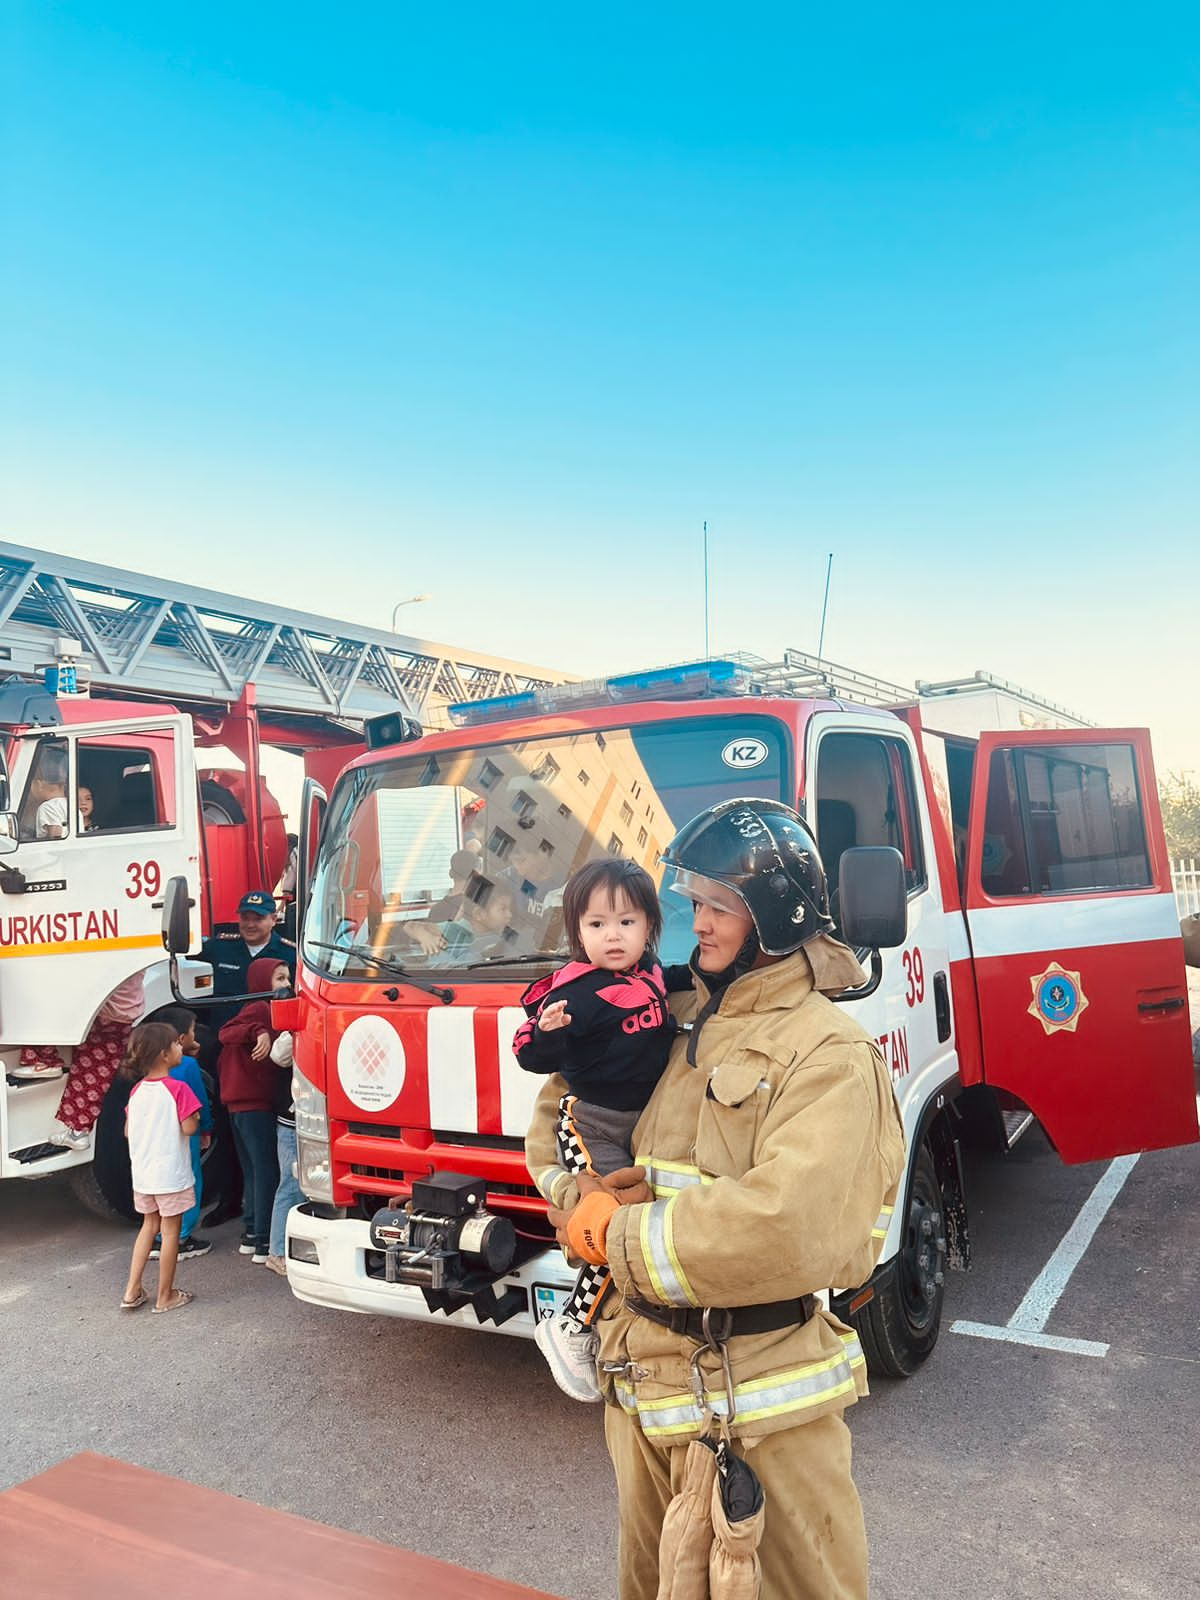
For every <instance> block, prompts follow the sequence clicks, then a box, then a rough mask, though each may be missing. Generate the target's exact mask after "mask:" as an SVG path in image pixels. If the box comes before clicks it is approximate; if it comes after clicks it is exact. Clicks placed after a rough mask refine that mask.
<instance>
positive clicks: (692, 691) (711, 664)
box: [608, 661, 747, 701]
mask: <svg viewBox="0 0 1200 1600" xmlns="http://www.w3.org/2000/svg"><path fill="white" fill-rule="evenodd" d="M746 678H747V674H746V672H745V670H744V668H742V667H739V666H738V664H737V662H736V661H688V662H685V663H684V664H683V666H680V667H655V668H654V669H653V670H652V671H650V672H626V673H624V674H623V675H622V676H621V677H619V678H609V680H608V693H609V698H610V699H611V700H615V701H623V700H660V699H666V700H670V699H675V698H677V697H680V696H684V695H700V696H702V695H708V694H721V693H725V694H740V693H744V692H745V689H746V686H747V685H746V681H745V680H746Z"/></svg>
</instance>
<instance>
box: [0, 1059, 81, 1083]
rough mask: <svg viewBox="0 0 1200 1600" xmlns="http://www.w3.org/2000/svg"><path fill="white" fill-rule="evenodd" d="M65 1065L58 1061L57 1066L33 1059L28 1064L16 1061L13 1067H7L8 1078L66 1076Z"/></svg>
mask: <svg viewBox="0 0 1200 1600" xmlns="http://www.w3.org/2000/svg"><path fill="white" fill-rule="evenodd" d="M66 1071H67V1069H66V1067H65V1066H63V1065H62V1063H61V1062H60V1063H59V1065H58V1066H57V1067H54V1066H50V1065H49V1064H48V1063H47V1062H45V1061H33V1062H30V1063H29V1065H28V1066H24V1067H23V1066H21V1065H20V1063H18V1064H17V1065H16V1066H15V1067H9V1068H8V1076H9V1077H10V1078H25V1079H32V1078H62V1077H65V1076H66Z"/></svg>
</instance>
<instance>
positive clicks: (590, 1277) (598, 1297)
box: [563, 1266, 612, 1327]
mask: <svg viewBox="0 0 1200 1600" xmlns="http://www.w3.org/2000/svg"><path fill="white" fill-rule="evenodd" d="M611 1286H612V1273H611V1272H609V1270H608V1268H607V1267H591V1266H588V1267H584V1268H583V1270H582V1271H581V1272H580V1274H579V1276H578V1277H577V1278H576V1280H575V1287H574V1289H572V1290H571V1297H570V1299H569V1300H568V1301H567V1303H566V1305H565V1306H564V1307H563V1315H564V1316H569V1317H575V1318H576V1319H577V1321H579V1322H582V1323H583V1324H584V1326H585V1327H586V1326H588V1325H589V1324H590V1323H591V1322H592V1321H593V1319H594V1318H595V1316H596V1313H597V1312H598V1311H599V1309H600V1302H601V1301H602V1300H603V1299H604V1296H605V1295H606V1294H607V1293H608V1291H609V1289H610V1287H611Z"/></svg>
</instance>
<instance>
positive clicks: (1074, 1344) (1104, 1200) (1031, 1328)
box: [950, 1156, 1139, 1357]
mask: <svg viewBox="0 0 1200 1600" xmlns="http://www.w3.org/2000/svg"><path fill="white" fill-rule="evenodd" d="M1138 1160H1139V1157H1138V1156H1118V1157H1117V1159H1116V1160H1115V1161H1112V1162H1110V1163H1109V1165H1108V1166H1107V1167H1106V1169H1105V1171H1104V1174H1103V1176H1102V1177H1101V1179H1100V1181H1099V1183H1097V1185H1096V1187H1095V1188H1094V1189H1093V1190H1092V1192H1091V1194H1090V1195H1088V1197H1087V1199H1086V1200H1085V1201H1084V1203H1083V1207H1082V1209H1081V1210H1080V1212H1079V1215H1078V1216H1077V1217H1076V1218H1075V1221H1074V1222H1073V1223H1072V1224H1071V1226H1070V1227H1069V1228H1068V1229H1067V1231H1066V1233H1065V1234H1064V1235H1063V1237H1062V1239H1061V1240H1060V1241H1059V1244H1058V1248H1057V1249H1056V1250H1055V1252H1054V1254H1053V1255H1052V1256H1051V1257H1050V1259H1049V1261H1047V1263H1046V1265H1045V1266H1044V1267H1043V1268H1042V1270H1041V1272H1039V1273H1038V1275H1037V1277H1036V1278H1035V1279H1034V1281H1033V1283H1032V1284H1031V1285H1030V1286H1029V1292H1028V1293H1027V1294H1026V1296H1025V1298H1024V1300H1022V1301H1021V1304H1020V1305H1019V1306H1018V1307H1017V1309H1016V1310H1015V1311H1014V1312H1013V1314H1012V1316H1011V1317H1010V1318H1009V1319H1008V1322H1007V1323H1006V1324H1005V1325H1004V1326H1003V1327H1000V1326H999V1325H993V1324H992V1323H988V1322H952V1323H951V1324H950V1332H951V1333H964V1334H967V1335H968V1336H969V1337H971V1338H973V1339H999V1340H1002V1341H1003V1342H1004V1343H1005V1344H1024V1345H1032V1346H1033V1347H1034V1348H1035V1349H1038V1350H1061V1351H1065V1352H1066V1353H1067V1354H1068V1355H1075V1356H1098V1357H1103V1356H1106V1355H1107V1354H1108V1350H1109V1347H1108V1345H1106V1344H1101V1343H1099V1342H1098V1341H1096V1340H1093V1339H1063V1338H1059V1337H1058V1336H1056V1335H1054V1334H1049V1333H1043V1332H1042V1329H1043V1328H1044V1327H1045V1326H1046V1323H1047V1322H1048V1321H1049V1320H1050V1313H1051V1312H1052V1311H1053V1310H1054V1308H1055V1306H1056V1305H1057V1304H1058V1302H1059V1299H1060V1298H1061V1296H1062V1292H1063V1290H1064V1289H1065V1288H1066V1286H1067V1284H1068V1282H1069V1281H1070V1277H1071V1274H1072V1273H1073V1272H1074V1271H1075V1268H1076V1267H1077V1266H1078V1265H1079V1263H1080V1261H1081V1260H1082V1259H1083V1255H1084V1252H1085V1251H1086V1250H1087V1247H1088V1245H1089V1244H1091V1242H1092V1239H1093V1238H1094V1237H1095V1233H1096V1229H1097V1228H1098V1227H1099V1226H1100V1224H1101V1223H1102V1222H1103V1221H1104V1218H1105V1217H1106V1216H1107V1214H1108V1210H1109V1207H1110V1206H1111V1205H1112V1203H1113V1201H1114V1200H1115V1199H1116V1198H1117V1196H1118V1195H1119V1194H1120V1192H1121V1189H1122V1188H1123V1186H1124V1183H1125V1180H1126V1178H1128V1176H1129V1174H1130V1173H1131V1172H1132V1171H1133V1169H1134V1167H1136V1166H1137V1164H1138Z"/></svg>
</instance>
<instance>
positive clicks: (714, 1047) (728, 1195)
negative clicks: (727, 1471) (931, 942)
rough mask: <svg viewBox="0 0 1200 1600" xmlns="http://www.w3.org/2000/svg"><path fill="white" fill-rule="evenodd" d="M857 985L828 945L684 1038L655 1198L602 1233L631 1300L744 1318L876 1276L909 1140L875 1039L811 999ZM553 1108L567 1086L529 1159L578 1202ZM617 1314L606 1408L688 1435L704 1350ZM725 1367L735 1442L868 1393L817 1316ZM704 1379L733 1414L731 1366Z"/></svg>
mask: <svg viewBox="0 0 1200 1600" xmlns="http://www.w3.org/2000/svg"><path fill="white" fill-rule="evenodd" d="M814 979H815V981H814ZM862 981H863V973H862V969H861V968H860V967H859V965H858V963H857V961H856V960H855V959H854V957H853V955H852V954H851V952H850V951H848V950H846V949H845V947H844V946H842V945H839V944H837V943H836V942H835V941H833V940H829V939H819V940H816V941H814V942H813V943H812V944H810V945H809V946H807V947H806V948H805V949H804V950H801V951H798V952H797V953H796V954H795V955H792V956H789V957H787V958H786V959H785V960H783V961H780V962H778V963H775V964H773V965H770V966H765V967H760V968H756V969H754V970H752V971H751V972H748V973H746V974H745V975H744V976H743V977H741V978H738V979H737V980H736V981H735V982H734V983H732V984H730V985H729V987H728V988H727V989H726V990H725V992H724V994H723V995H722V996H721V999H720V1003H719V1005H718V1006H717V1008H716V1009H715V1010H714V1011H713V1012H711V1014H709V1015H708V1016H706V1017H701V1021H700V1026H699V1027H698V1029H697V1030H696V1032H695V1034H694V1035H692V1036H690V1035H688V1034H686V1033H685V1034H684V1035H682V1036H681V1037H680V1039H678V1040H677V1041H676V1043H675V1045H674V1047H673V1048H672V1052H671V1059H670V1061H669V1063H668V1065H667V1069H666V1071H665V1072H664V1074H663V1076H662V1078H661V1079H660V1081H659V1084H658V1087H657V1088H656V1089H655V1091H654V1094H653V1096H652V1097H651V1099H650V1102H649V1104H648V1105H647V1107H646V1109H645V1111H644V1112H643V1113H642V1116H641V1119H640V1120H639V1122H638V1125H637V1129H636V1131H635V1135H634V1157H635V1160H636V1161H638V1162H639V1163H640V1164H642V1165H644V1166H645V1167H646V1169H647V1177H648V1180H649V1182H650V1185H651V1188H652V1189H653V1191H654V1194H655V1199H654V1200H653V1202H651V1203H648V1204H645V1205H640V1206H624V1207H622V1208H621V1209H620V1210H619V1211H618V1212H617V1213H616V1214H615V1215H614V1217H613V1219H612V1221H611V1223H610V1225H609V1230H608V1257H609V1265H610V1267H611V1268H612V1273H613V1278H614V1280H615V1282H616V1286H617V1288H618V1289H619V1290H620V1292H621V1297H624V1296H636V1297H640V1298H642V1299H645V1300H652V1301H657V1302H659V1303H661V1304H665V1305H671V1306H682V1307H688V1306H744V1305H755V1304H762V1303H765V1302H770V1301H775V1300H786V1299H792V1298H794V1297H797V1296H800V1295H805V1294H815V1293H819V1292H820V1291H822V1290H825V1289H829V1288H850V1287H855V1286H857V1285H858V1284H860V1283H864V1282H865V1281H866V1280H867V1278H869V1277H870V1275H871V1272H872V1270H873V1269H874V1266H875V1262H876V1260H877V1259H878V1255H879V1251H880V1248H881V1246H882V1242H883V1238H884V1236H885V1234H886V1231H887V1221H888V1218H889V1216H890V1213H891V1209H892V1208H893V1207H894V1205H895V1200H896V1191H897V1186H898V1183H899V1180H900V1177H901V1175H902V1173H903V1170H904V1134H903V1130H902V1127H901V1123H900V1115H899V1111H898V1108H897V1106H896V1101H895V1096H894V1095H893V1092H892V1086H891V1080H890V1078H889V1076H888V1072H887V1068H886V1067H885V1066H884V1063H883V1060H882V1058H881V1056H880V1054H879V1052H878V1050H877V1049H876V1047H875V1045H874V1043H873V1041H872V1040H871V1039H870V1038H869V1037H868V1036H867V1034H866V1033H865V1032H864V1031H863V1029H862V1028H861V1027H859V1025H858V1024H857V1023H856V1022H854V1021H853V1020H852V1019H851V1018H850V1017H849V1016H848V1015H847V1014H846V1012H845V1010H844V1008H843V1007H841V1006H837V1005H834V1004H833V1003H832V1002H831V1001H830V1000H828V999H827V998H826V997H825V995H824V994H823V993H821V992H819V991H820V990H828V991H830V992H835V993H836V992H839V991H840V990H842V989H844V988H848V987H854V986H856V985H857V984H859V983H861V982H862ZM707 1000H708V994H707V992H706V991H705V989H704V987H703V984H702V983H701V982H699V981H698V983H697V990H696V992H695V993H694V994H691V995H681V996H677V997H676V999H675V1002H674V1006H673V1009H674V1010H675V1013H676V1015H677V1016H678V1018H679V1019H680V1021H681V1022H683V1023H684V1024H686V1023H688V1022H690V1021H693V1020H694V1019H695V1018H696V1017H697V1015H698V1014H699V1013H701V1012H702V1010H703V1008H704V1005H705V1003H706V1001H707ZM689 1043H690V1051H689ZM689 1053H690V1054H691V1056H692V1058H693V1059H694V1061H695V1065H694V1066H693V1065H692V1064H690V1062H689ZM561 1092H562V1091H561V1087H560V1086H559V1084H558V1080H557V1079H551V1080H550V1081H549V1083H548V1084H547V1085H546V1086H545V1087H544V1089H543V1091H542V1094H541V1096H540V1097H539V1100H538V1104H537V1107H536V1108H535V1112H534V1121H533V1126H532V1127H531V1129H530V1134H529V1138H528V1140H527V1143H526V1153H527V1157H528V1160H529V1165H530V1168H531V1170H532V1171H533V1172H535V1173H536V1174H537V1181H538V1187H539V1188H540V1189H541V1190H542V1192H543V1193H544V1194H547V1195H555V1196H559V1197H560V1198H559V1199H558V1203H559V1204H568V1205H569V1204H570V1203H571V1199H572V1198H573V1196H572V1195H571V1193H570V1185H569V1184H567V1183H565V1182H564V1181H563V1178H564V1177H565V1175H564V1174H562V1172H561V1169H560V1168H558V1167H557V1163H556V1161H555V1151H554V1136H553V1119H554V1108H555V1105H556V1103H557V1095H558V1094H559V1093H561ZM621 1297H618V1296H617V1295H610V1296H609V1297H608V1303H607V1304H606V1308H605V1311H604V1312H602V1314H601V1318H600V1322H599V1333H600V1341H601V1348H600V1360H601V1363H602V1366H608V1367H609V1368H611V1369H613V1370H610V1371H609V1372H608V1373H607V1375H606V1377H605V1382H606V1385H607V1394H606V1398H607V1399H608V1400H609V1402H610V1403H611V1404H615V1405H620V1406H621V1407H623V1409H625V1410H626V1411H628V1412H630V1413H631V1414H636V1415H637V1417H638V1418H639V1420H640V1422H641V1425H642V1427H643V1429H644V1430H645V1432H646V1434H647V1435H648V1436H651V1437H655V1438H663V1439H670V1440H671V1441H672V1442H675V1441H677V1440H679V1439H686V1438H687V1437H688V1436H694V1435H695V1434H697V1433H698V1432H700V1431H701V1429H702V1426H703V1424H704V1421H705V1418H704V1413H703V1411H702V1409H701V1406H700V1404H699V1401H698V1398H697V1396H696V1395H695V1394H694V1393H693V1385H692V1380H691V1375H690V1372H689V1362H690V1359H691V1356H692V1354H693V1352H694V1350H695V1348H696V1347H695V1345H694V1344H693V1343H692V1341H690V1340H689V1339H686V1338H683V1337H681V1336H679V1335H676V1334H673V1333H671V1332H670V1330H669V1329H667V1328H664V1327H662V1326H661V1325H659V1324H658V1323H655V1322H652V1321H650V1320H649V1319H647V1318H644V1317H638V1316H636V1315H635V1314H634V1313H633V1312H631V1311H629V1310H628V1309H627V1308H626V1306H625V1304H624V1301H623V1298H621ZM729 1352H730V1357H731V1361H732V1370H733V1381H734V1387H735V1393H734V1401H735V1409H736V1415H735V1420H734V1425H733V1432H734V1433H735V1434H738V1435H741V1436H743V1437H754V1436H757V1435H759V1434H763V1433H768V1432H775V1431H777V1430H779V1429H781V1428H786V1427H792V1426H794V1425H795V1424H796V1423H798V1422H804V1421H807V1420H809V1419H811V1418H814V1417H818V1416H823V1415H825V1414H826V1413H827V1412H829V1411H834V1410H839V1411H840V1410H843V1409H844V1408H845V1407H846V1406H848V1405H851V1404H852V1403H853V1402H854V1400H855V1399H856V1398H857V1397H858V1395H860V1394H865V1393H866V1388H867V1385H866V1363H865V1361H864V1359H863V1354H862V1349H861V1347H860V1345H859V1342H858V1339H857V1336H856V1335H855V1334H854V1333H853V1332H852V1330H851V1329H849V1328H847V1327H845V1325H844V1324H842V1323H841V1322H839V1321H838V1319H837V1318H836V1317H834V1316H832V1315H831V1314H830V1313H828V1312H825V1311H820V1312H818V1313H817V1315H816V1316H814V1317H813V1318H812V1320H811V1321H809V1322H808V1323H806V1324H804V1325H803V1326H802V1327H790V1328H784V1329H781V1330H779V1331H778V1332H774V1333H766V1334H749V1335H744V1336H741V1337H738V1338H735V1339H733V1340H731V1341H730V1345H729ZM618 1369H619V1370H618ZM703 1370H704V1379H705V1403H706V1405H707V1406H709V1407H711V1408H712V1409H714V1410H716V1411H723V1410H725V1409H726V1400H725V1392H724V1382H723V1379H722V1377H721V1373H720V1363H719V1362H718V1361H717V1359H716V1358H715V1357H713V1356H706V1357H705V1360H704V1363H703Z"/></svg>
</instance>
